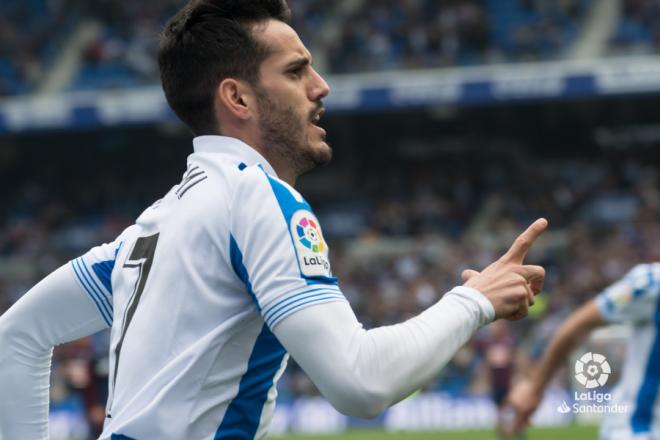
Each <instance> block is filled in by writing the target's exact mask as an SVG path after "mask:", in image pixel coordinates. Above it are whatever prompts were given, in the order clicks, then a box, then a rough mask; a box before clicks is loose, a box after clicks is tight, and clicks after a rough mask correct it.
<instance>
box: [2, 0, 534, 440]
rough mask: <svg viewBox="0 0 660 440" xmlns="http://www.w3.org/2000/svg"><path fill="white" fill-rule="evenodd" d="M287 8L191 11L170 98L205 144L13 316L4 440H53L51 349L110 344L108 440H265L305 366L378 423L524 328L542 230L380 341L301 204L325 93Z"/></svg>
mask: <svg viewBox="0 0 660 440" xmlns="http://www.w3.org/2000/svg"><path fill="white" fill-rule="evenodd" d="M288 16H289V12H288V8H287V6H286V4H285V3H284V2H283V1H282V0H250V1H244V0H194V1H191V2H189V3H188V4H187V5H186V6H185V7H184V8H183V9H182V10H181V11H180V12H179V13H177V14H176V15H175V16H174V17H173V18H172V19H171V20H170V22H169V23H168V24H167V26H166V28H165V30H164V32H163V35H162V37H161V44H160V48H159V56H158V59H159V65H160V69H161V79H162V84H163V88H164V90H165V96H166V97H167V100H168V103H169V104H170V106H171V107H172V108H173V109H174V111H175V112H176V114H177V115H178V116H179V117H180V118H181V120H183V121H184V122H185V123H186V124H187V125H188V126H189V127H190V129H191V130H192V132H193V133H194V134H195V136H196V137H195V139H194V140H193V146H194V153H193V154H192V155H190V157H189V159H188V164H187V168H186V170H185V172H184V174H183V177H182V180H181V182H180V183H179V184H178V185H176V186H174V187H173V188H172V189H171V190H170V191H169V192H168V193H167V194H165V195H164V197H163V198H162V199H161V200H159V201H157V202H156V203H155V204H154V205H152V206H150V207H148V208H147V209H146V210H145V211H144V212H143V213H142V214H141V215H140V216H139V218H138V219H137V220H136V222H135V224H134V225H132V226H130V227H129V228H127V229H126V230H125V231H123V232H122V233H121V234H120V235H119V237H117V239H116V240H115V241H114V242H112V243H107V244H103V245H101V246H98V247H95V248H93V249H91V250H90V251H89V252H88V253H86V254H84V255H83V256H81V257H79V258H76V259H74V260H73V261H71V262H70V263H69V264H67V265H65V266H63V267H61V268H59V269H58V270H56V271H55V272H53V273H52V274H50V275H49V276H47V277H46V278H45V279H44V280H42V281H41V282H40V283H38V284H37V285H36V286H35V287H34V288H32V289H31V290H30V291H29V292H27V293H26V294H25V295H24V296H23V297H22V298H21V299H20V300H19V301H17V302H16V304H14V306H13V307H12V308H11V309H9V310H8V311H7V312H6V313H5V314H4V315H3V316H2V317H1V318H0V347H2V348H1V349H0V396H1V398H0V436H4V438H5V439H11V440H13V439H21V440H23V439H25V440H27V439H30V440H33V439H44V438H46V437H47V414H48V377H49V365H50V358H51V352H52V347H53V346H55V345H57V344H61V343H64V342H67V341H71V340H74V339H76V338H80V337H82V336H85V335H89V334H91V333H94V332H98V331H99V330H102V329H104V328H108V327H109V328H111V345H110V383H109V398H108V402H107V408H106V419H105V423H104V430H103V433H102V434H101V436H100V438H101V439H139V440H151V439H159V440H163V439H177V440H181V439H230V438H231V439H252V438H264V437H265V435H266V433H267V429H268V425H269V422H270V419H271V416H272V413H273V409H274V403H275V398H276V395H277V392H276V388H275V384H276V382H277V380H278V378H279V377H280V375H281V374H282V372H283V370H284V368H285V366H286V363H287V359H288V353H290V354H291V355H292V356H293V357H294V358H295V359H296V361H297V362H298V363H299V364H300V365H301V366H302V368H303V369H304V370H305V371H306V372H307V373H308V374H309V376H310V377H311V379H312V380H313V381H314V383H315V384H316V385H317V387H318V388H319V389H320V391H321V392H322V393H323V395H324V396H325V397H326V398H327V399H328V400H329V401H330V402H331V403H332V404H333V405H334V406H335V407H336V408H337V409H338V410H339V411H341V412H343V413H346V414H350V415H353V416H357V417H373V416H375V415H377V414H378V413H380V412H381V411H383V410H384V409H385V408H386V407H388V406H390V405H392V404H394V403H395V402H398V401H400V400H401V399H403V398H405V397H407V396H408V395H409V394H411V393H412V392H414V391H415V390H417V389H418V388H420V387H421V386H422V385H424V384H425V383H427V382H428V381H429V380H430V379H432V378H433V377H435V376H436V375H437V374H438V372H439V371H440V369H441V368H442V367H443V365H445V364H446V362H447V361H448V360H449V359H450V358H451V357H452V356H453V355H454V353H455V352H456V350H457V349H458V348H460V347H461V346H462V345H463V344H464V343H465V342H466V341H467V340H468V339H469V338H470V337H471V336H472V334H473V333H474V332H475V331H476V330H477V329H478V328H479V327H480V326H483V325H485V324H487V323H489V322H491V321H493V320H494V319H497V318H505V319H519V318H522V317H523V316H525V315H526V314H527V308H528V307H529V305H530V304H532V303H533V301H534V294H535V293H537V292H538V291H539V289H540V287H539V286H540V284H542V282H543V279H544V276H545V274H544V270H543V268H541V267H538V266H534V265H525V264H524V262H523V259H524V257H525V254H526V252H527V251H528V249H529V248H530V246H531V245H532V243H533V242H534V240H535V239H536V237H537V236H538V235H539V234H540V233H541V232H542V231H543V230H544V229H545V228H546V226H547V222H546V221H545V220H544V219H540V220H537V221H536V222H534V223H533V224H532V225H531V226H530V227H529V228H528V229H527V230H526V231H525V232H524V233H523V234H522V235H521V236H520V237H519V238H518V239H517V240H516V241H515V242H514V244H513V245H512V246H511V248H510V249H509V250H508V251H507V252H506V253H505V254H504V255H503V256H502V258H500V259H499V260H497V261H495V262H494V263H492V264H491V265H489V266H488V267H486V268H485V269H484V270H483V271H482V272H480V273H479V272H475V271H469V272H466V273H465V277H464V279H465V283H464V285H462V286H458V287H456V288H454V289H452V290H451V291H450V292H449V293H447V294H445V295H444V297H443V298H442V299H441V300H440V301H439V302H438V303H436V304H434V305H433V306H431V307H430V308H428V309H427V310H426V311H424V312H423V313H421V314H420V315H418V316H416V317H414V318H412V319H410V320H408V321H406V322H404V323H401V324H398V325H393V326H389V327H382V328H377V329H373V330H369V331H367V330H365V329H363V328H362V326H361V325H360V323H359V322H358V320H357V319H356V317H355V314H354V313H353V311H352V309H351V307H350V306H349V304H348V303H347V301H346V299H345V298H344V295H343V294H342V292H341V290H340V288H339V285H338V281H337V279H336V278H335V277H333V275H332V272H331V268H330V263H329V260H328V246H327V243H326V242H325V240H324V238H323V234H322V231H321V228H320V225H319V222H318V220H317V219H316V217H315V216H314V213H313V212H312V209H311V207H310V206H309V205H308V204H307V202H306V201H305V199H304V198H303V197H302V196H301V195H300V194H299V193H298V192H297V191H296V190H295V189H294V188H293V186H294V185H295V182H296V178H297V177H298V176H300V175H301V174H303V173H304V172H307V171H309V170H311V169H313V168H314V167H316V166H318V165H320V164H322V163H325V162H327V161H328V160H329V159H330V157H331V149H330V147H329V146H328V144H327V143H326V141H325V138H326V133H325V131H324V130H323V129H322V128H321V127H319V125H318V123H319V120H320V119H321V117H322V115H323V111H324V110H323V104H322V99H323V98H324V97H325V96H326V95H327V94H328V93H329V88H328V85H327V84H326V82H325V81H324V80H323V78H321V76H319V74H318V73H317V72H316V71H315V70H314V68H313V67H312V58H311V55H310V53H309V52H308V50H307V49H306V48H305V46H304V45H303V44H302V42H301V41H300V39H299V38H298V35H297V34H296V32H295V31H294V30H293V29H292V28H291V27H289V25H288V24H287V21H288Z"/></svg>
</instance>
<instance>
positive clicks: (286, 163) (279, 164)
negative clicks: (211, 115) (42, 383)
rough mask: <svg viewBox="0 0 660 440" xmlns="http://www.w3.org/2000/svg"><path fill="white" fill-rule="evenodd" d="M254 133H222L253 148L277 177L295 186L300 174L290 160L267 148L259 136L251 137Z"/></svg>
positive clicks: (229, 131)
mask: <svg viewBox="0 0 660 440" xmlns="http://www.w3.org/2000/svg"><path fill="white" fill-rule="evenodd" d="M251 133H252V132H241V133H239V132H232V131H231V130H226V131H225V132H223V133H222V135H223V136H229V137H233V138H236V139H238V140H240V141H242V142H244V143H245V144H247V145H249V146H250V147H252V148H253V149H254V150H255V151H256V152H257V153H259V154H260V155H262V156H263V157H264V159H266V161H268V164H270V166H271V167H273V169H274V170H275V173H277V177H278V178H280V179H282V180H284V181H285V182H286V183H288V184H289V185H291V186H295V184H296V181H297V180H298V176H299V174H298V173H297V172H296V171H295V169H294V167H293V164H292V162H291V160H290V158H287V157H282V156H281V155H278V154H277V152H275V151H271V150H270V149H268V148H265V147H264V146H263V144H262V142H261V140H260V139H259V137H258V136H255V135H251Z"/></svg>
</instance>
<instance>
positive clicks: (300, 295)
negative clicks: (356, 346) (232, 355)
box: [264, 289, 344, 322]
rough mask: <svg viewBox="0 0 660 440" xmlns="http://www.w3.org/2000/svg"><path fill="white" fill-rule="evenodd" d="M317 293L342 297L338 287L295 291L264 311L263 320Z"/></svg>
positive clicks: (315, 295)
mask: <svg viewBox="0 0 660 440" xmlns="http://www.w3.org/2000/svg"><path fill="white" fill-rule="evenodd" d="M319 295H334V296H338V297H340V298H343V297H344V296H343V295H342V294H341V292H339V289H335V290H332V289H316V290H306V291H304V292H300V293H297V294H295V295H291V296H288V297H287V298H286V300H285V302H284V304H282V305H280V306H279V307H278V306H273V307H271V308H270V309H269V310H268V313H264V320H265V321H266V322H268V321H269V320H270V319H271V318H273V317H274V316H275V315H277V314H278V313H279V312H280V311H284V312H286V309H288V308H289V307H290V306H291V305H292V304H296V303H298V302H300V301H303V300H305V299H307V298H314V297H317V296H319Z"/></svg>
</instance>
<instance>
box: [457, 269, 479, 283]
mask: <svg viewBox="0 0 660 440" xmlns="http://www.w3.org/2000/svg"><path fill="white" fill-rule="evenodd" d="M477 275H479V272H477V271H476V270H472V269H465V270H464V271H463V273H462V274H461V278H462V279H463V282H464V283H466V282H468V280H470V278H473V277H476V276H477Z"/></svg>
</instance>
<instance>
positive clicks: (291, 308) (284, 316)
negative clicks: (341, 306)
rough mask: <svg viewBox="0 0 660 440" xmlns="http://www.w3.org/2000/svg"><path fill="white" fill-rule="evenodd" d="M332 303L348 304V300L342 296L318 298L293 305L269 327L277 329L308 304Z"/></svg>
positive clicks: (274, 318) (273, 320)
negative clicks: (341, 302) (282, 321)
mask: <svg viewBox="0 0 660 440" xmlns="http://www.w3.org/2000/svg"><path fill="white" fill-rule="evenodd" d="M315 296H316V295H315ZM310 298H311V297H310ZM305 299H307V298H305ZM330 301H345V302H348V300H347V299H346V298H345V297H344V296H343V295H341V294H338V295H337V294H334V295H323V296H319V297H318V298H314V299H310V300H309V301H304V302H301V303H300V304H295V305H292V306H291V307H289V308H288V309H286V310H284V311H283V312H281V313H280V314H278V315H277V316H274V317H273V319H272V320H271V321H270V324H269V325H270V327H271V328H273V327H275V326H276V325H277V324H278V323H279V322H280V321H281V320H282V319H284V318H286V317H287V316H289V315H290V314H291V313H293V312H295V311H296V310H298V309H300V308H302V307H303V306H306V305H308V304H313V303H320V302H330Z"/></svg>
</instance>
